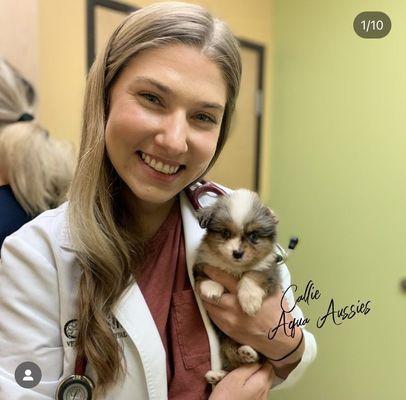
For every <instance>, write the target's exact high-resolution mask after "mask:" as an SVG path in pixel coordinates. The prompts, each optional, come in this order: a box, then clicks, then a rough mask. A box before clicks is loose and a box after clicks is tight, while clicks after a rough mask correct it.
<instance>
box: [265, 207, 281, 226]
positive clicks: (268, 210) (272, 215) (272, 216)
mask: <svg viewBox="0 0 406 400" xmlns="http://www.w3.org/2000/svg"><path fill="white" fill-rule="evenodd" d="M267 214H268V215H269V216H270V217H271V218H272V220H273V223H274V224H275V225H277V224H279V218H278V217H277V216H276V214H275V213H274V212H273V211H272V210H271V209H270V208H269V207H268V208H267Z"/></svg>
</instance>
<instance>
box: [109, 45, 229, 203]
mask: <svg viewBox="0 0 406 400" xmlns="http://www.w3.org/2000/svg"><path fill="white" fill-rule="evenodd" d="M226 91H227V89H226V83H225V81H224V79H223V77H222V73H221V70H220V69H219V67H218V66H217V65H216V64H215V63H214V62H213V61H211V60H210V59H208V58H207V57H206V56H204V55H202V54H201V53H200V50H199V49H196V48H194V47H190V46H186V45H168V46H165V47H162V48H157V49H148V50H144V51H142V52H140V53H139V54H138V55H137V56H136V57H134V59H133V60H132V61H131V62H130V64H129V65H128V66H127V67H126V68H125V69H124V70H123V71H122V73H121V74H120V76H119V77H118V79H117V81H116V82H115V83H114V85H113V87H112V90H111V93H110V106H109V115H108V119H107V125H106V133H105V135H106V136H105V138H106V148H107V153H108V156H109V158H110V160H111V163H112V164H113V166H114V168H115V169H116V171H117V173H118V174H119V175H120V177H121V179H122V180H123V181H124V182H125V183H126V184H127V186H128V187H129V188H130V190H131V192H132V193H133V194H134V196H135V201H136V202H137V203H138V204H139V205H142V204H145V205H151V203H154V204H162V203H165V202H168V201H169V200H171V199H173V198H174V196H175V195H176V194H177V193H179V192H180V191H181V190H182V189H183V188H185V187H186V186H187V185H188V184H189V183H191V182H192V181H193V180H195V179H196V178H197V177H199V176H200V175H201V174H202V173H203V172H204V171H205V170H206V168H207V166H208V165H209V163H210V160H211V159H212V157H213V155H214V153H215V150H216V144H217V140H218V137H219V133H220V126H221V120H222V116H223V112H224V107H225V104H226V97H227V92H226ZM157 169H158V170H161V171H157Z"/></svg>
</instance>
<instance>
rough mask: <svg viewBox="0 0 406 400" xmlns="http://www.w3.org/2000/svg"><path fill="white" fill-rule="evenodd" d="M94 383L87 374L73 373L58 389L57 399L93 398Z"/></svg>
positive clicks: (85, 399) (83, 399)
mask: <svg viewBox="0 0 406 400" xmlns="http://www.w3.org/2000/svg"><path fill="white" fill-rule="evenodd" d="M93 389H94V384H93V382H92V380H91V379H90V378H88V377H87V376H85V375H71V376H68V377H67V378H65V379H64V380H63V381H62V382H61V383H60V384H59V386H58V389H57V390H56V396H55V399H56V400H91V399H92V396H93Z"/></svg>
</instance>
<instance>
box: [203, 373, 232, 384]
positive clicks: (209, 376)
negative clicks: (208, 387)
mask: <svg viewBox="0 0 406 400" xmlns="http://www.w3.org/2000/svg"><path fill="white" fill-rule="evenodd" d="M227 373H228V372H226V371H224V370H220V371H209V372H207V373H206V375H205V376H204V377H205V378H206V381H207V382H209V383H211V384H213V385H215V384H216V383H219V382H220V381H221V380H222V379H223V378H224V377H225V376H226V375H227Z"/></svg>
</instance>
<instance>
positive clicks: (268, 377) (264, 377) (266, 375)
mask: <svg viewBox="0 0 406 400" xmlns="http://www.w3.org/2000/svg"><path fill="white" fill-rule="evenodd" d="M274 379H275V371H274V369H273V367H272V365H271V363H269V362H265V363H264V364H263V365H262V366H261V368H259V369H257V370H256V371H255V373H254V374H253V375H251V376H250V378H249V380H251V382H249V383H250V384H254V385H255V384H258V385H262V386H263V387H265V388H267V391H268V390H269V389H270V388H271V387H272V382H273V381H274Z"/></svg>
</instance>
